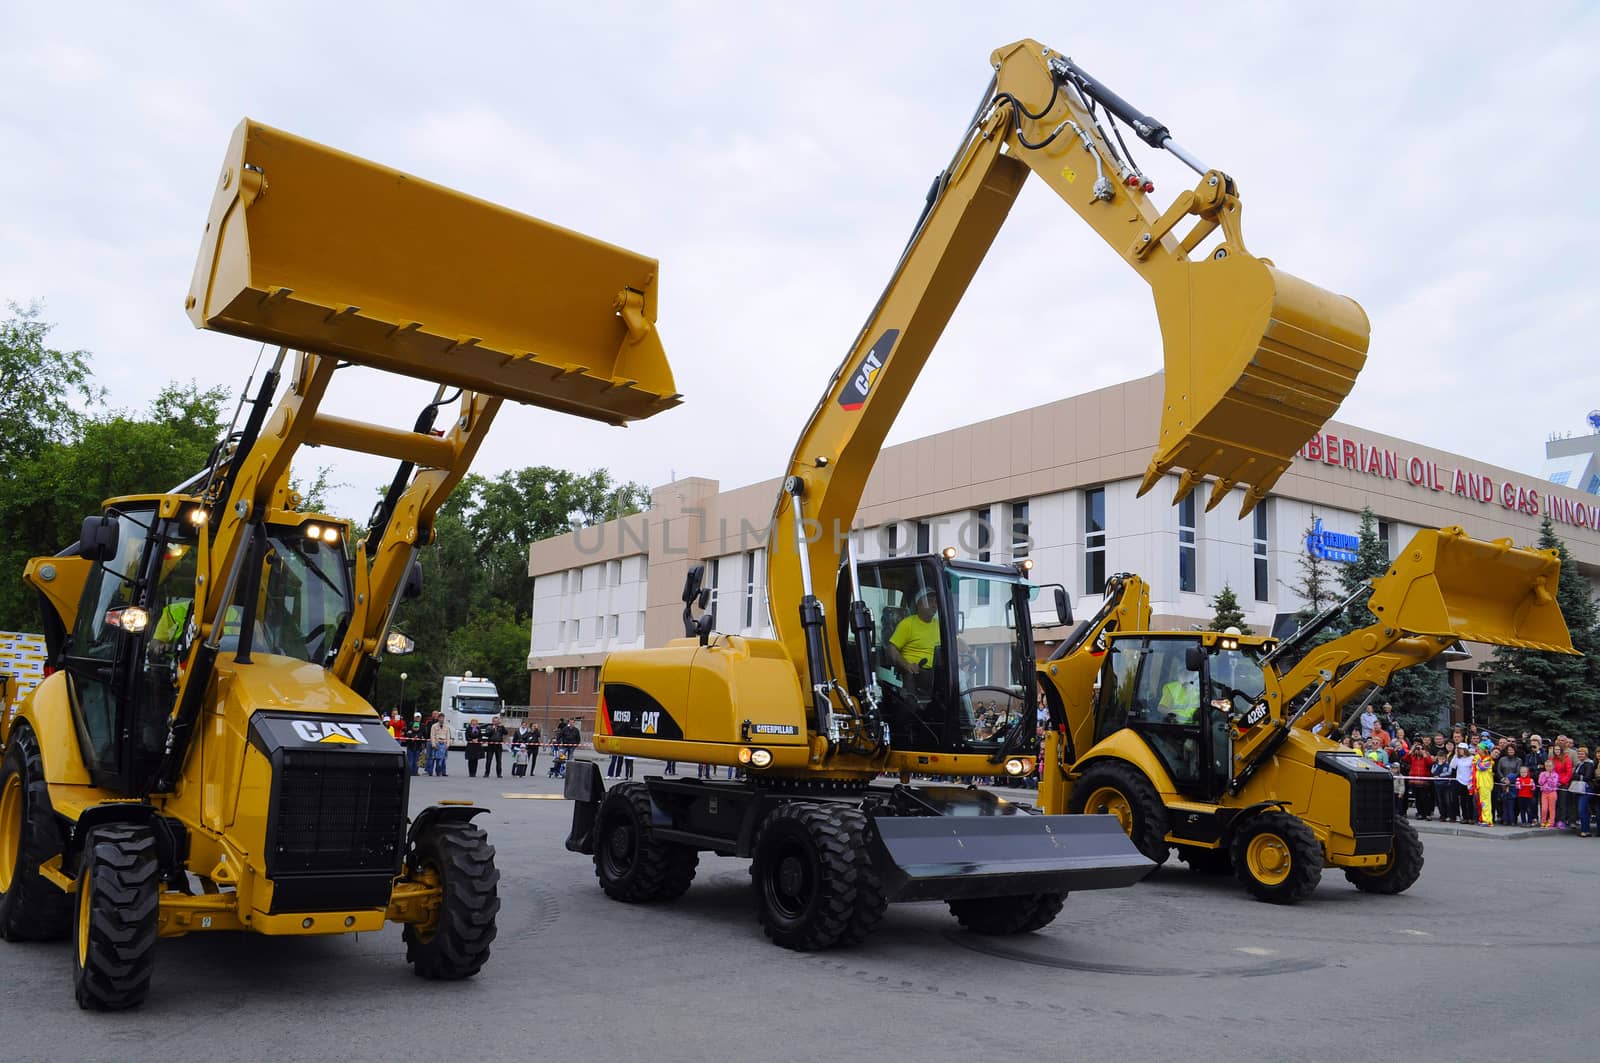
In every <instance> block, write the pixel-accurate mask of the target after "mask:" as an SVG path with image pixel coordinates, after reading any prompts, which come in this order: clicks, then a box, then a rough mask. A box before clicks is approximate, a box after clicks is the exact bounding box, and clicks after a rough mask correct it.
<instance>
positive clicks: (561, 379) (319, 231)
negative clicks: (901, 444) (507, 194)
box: [187, 119, 679, 424]
mask: <svg viewBox="0 0 1600 1063" xmlns="http://www.w3.org/2000/svg"><path fill="white" fill-rule="evenodd" d="M656 276H657V265H656V262H655V260H654V259H651V258H646V257H645V256H643V255H637V254H634V253H633V252H631V251H624V250H623V249H621V248H619V247H613V246H611V245H610V244H606V243H602V242H601V241H599V240H594V239H591V238H589V237H587V236H583V235H581V234H579V233H575V232H572V231H571V230H569V229H563V228H561V227H560V226H557V225H551V224H549V223H548V222H543V221H540V220H538V219H537V218H531V217H529V216H527V215H526V214H518V213H516V212H515V211H511V210H506V209H505V208H503V207H497V206H495V205H494V204H492V203H486V202H484V201H483V200H481V199H474V198H473V197H471V196H466V195H462V194H461V193H459V192H453V191H451V190H450V189H447V188H443V187H441V186H439V185H436V184H432V183H431V182H428V181H422V180H419V179H417V178H415V177H411V176H409V175H407V174H403V173H400V172H399V171H397V170H391V169H389V168H387V167H384V166H379V165H377V164H375V163H371V162H367V161H366V160H364V159H358V158H356V157H355V156H352V155H346V154H345V153H343V152H341V151H335V150H334V149H332V148H327V147H324V146H322V145H320V144H315V143H312V142H311V141H309V140H303V139H301V138H300V137H297V136H293V135H291V134H289V133H284V132H282V131H280V130H277V129H272V128H270V127H267V126H264V125H259V124H257V123H255V122H251V121H250V120H248V119H246V120H245V121H244V122H242V123H240V125H239V127H238V128H237V129H236V130H235V131H234V134H233V141H232V143H231V144H230V145H229V147H228V155H227V158H226V159H225V160H224V161H223V164H222V173H221V176H220V177H219V179H218V185H217V192H216V196H215V197H214V198H213V200H212V204H211V212H210V215H209V218H208V221H207V224H206V234H205V237H204V239H203V241H202V243H201V248H200V258H199V261H198V262H197V263H196V264H195V272H194V280H193V282H192V283H191V285H190V288H189V298H188V301H187V307H188V312H189V317H190V318H191V319H192V320H193V321H194V323H195V324H196V325H197V326H200V327H202V328H209V329H215V330H217V331H220V332H227V333H231V334H233V335H237V336H245V337H248V338H250V339H257V340H263V341H265V342H268V343H273V344H281V345H285V346H288V347H293V348H296V349H299V350H306V351H313V352H317V353H321V354H327V355H333V356H336V357H338V358H341V359H344V360H346V361H349V362H352V363H355V364H358V365H367V366H374V367H376V368H379V369H384V370H387V371H389V372H394V373H401V374H405V375H407V376H414V377H419V378H422V379H425V380H428V381H433V382H440V383H445V384H449V385H452V386H457V387H462V388H466V389H468V390H471V391H476V392H479V393H481V394H485V395H490V396H498V397H501V398H504V399H509V400H511V401H513V402H525V403H531V404H533V405H536V406H544V407H547V408H549V409H553V410H560V411H563V412H566V413H571V414H576V415H578V416H580V417H587V418H591V419H594V420H600V421H607V422H610V423H613V424H621V423H623V422H626V421H631V420H635V419H637V418H641V417H648V416H650V415H651V414H653V413H658V412H660V411H661V410H664V409H667V408H669V407H671V406H675V405H677V404H678V401H679V395H678V393H677V391H676V389H675V388H674V387H673V382H672V371H671V369H670V367H669V366H668V364H667V360H666V355H665V354H664V352H663V350H662V346H661V341H660V338H659V337H658V335H657V334H656V330H655V316H656Z"/></svg>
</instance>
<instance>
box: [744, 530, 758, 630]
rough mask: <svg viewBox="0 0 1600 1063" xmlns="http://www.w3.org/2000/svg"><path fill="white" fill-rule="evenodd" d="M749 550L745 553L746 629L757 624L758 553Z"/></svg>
mask: <svg viewBox="0 0 1600 1063" xmlns="http://www.w3.org/2000/svg"><path fill="white" fill-rule="evenodd" d="M757 552H758V551H755V550H749V551H746V552H745V555H744V629H745V630H746V631H748V630H750V629H751V628H753V627H755V626H756V554H757Z"/></svg>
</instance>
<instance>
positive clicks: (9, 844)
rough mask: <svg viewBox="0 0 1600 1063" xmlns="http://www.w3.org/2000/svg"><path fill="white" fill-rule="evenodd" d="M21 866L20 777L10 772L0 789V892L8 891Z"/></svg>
mask: <svg viewBox="0 0 1600 1063" xmlns="http://www.w3.org/2000/svg"><path fill="white" fill-rule="evenodd" d="M21 868H22V777H21V776H20V775H17V774H12V775H11V776H10V777H9V778H7V779H6V782H5V788H4V789H0V893H10V892H11V883H13V882H14V881H16V878H17V874H18V872H19V871H20V870H21Z"/></svg>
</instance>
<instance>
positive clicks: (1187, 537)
mask: <svg viewBox="0 0 1600 1063" xmlns="http://www.w3.org/2000/svg"><path fill="white" fill-rule="evenodd" d="M1194 496H1195V492H1194V491H1190V492H1189V494H1188V496H1187V497H1186V498H1184V500H1183V501H1182V502H1179V503H1178V589H1179V590H1180V591H1190V592H1193V591H1194V589H1195V587H1196V586H1197V581H1196V579H1195V554H1196V552H1197V551H1196V549H1195V541H1194V531H1195V522H1194V511H1195V502H1194Z"/></svg>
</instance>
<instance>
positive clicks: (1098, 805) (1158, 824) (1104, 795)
mask: <svg viewBox="0 0 1600 1063" xmlns="http://www.w3.org/2000/svg"><path fill="white" fill-rule="evenodd" d="M1112 793H1115V794H1118V795H1120V796H1121V804H1120V805H1119V804H1118V803H1117V801H1116V800H1115V799H1114V798H1108V795H1110V794H1112ZM1091 806H1092V807H1091ZM1067 811H1068V812H1076V813H1087V814H1089V815H1097V814H1101V813H1108V812H1109V813H1110V814H1112V815H1115V816H1116V817H1117V818H1118V819H1119V820H1121V821H1122V829H1123V830H1125V831H1127V832H1128V837H1129V838H1131V839H1132V840H1133V847H1134V848H1135V849H1138V850H1139V851H1140V852H1141V853H1143V854H1144V855H1145V856H1147V857H1149V858H1150V859H1151V860H1154V861H1155V862H1156V866H1157V867H1160V866H1161V865H1162V864H1164V863H1166V862H1167V857H1168V856H1170V855H1171V852H1172V849H1171V847H1170V846H1169V845H1168V844H1167V809H1166V806H1165V805H1163V804H1162V803H1161V798H1160V796H1159V795H1158V794H1157V793H1156V788H1155V787H1154V786H1151V785H1150V780H1149V779H1146V778H1145V777H1144V774H1143V773H1142V772H1140V771H1139V770H1138V769H1136V768H1134V767H1132V766H1130V765H1127V764H1118V763H1104V764H1097V765H1095V766H1094V767H1092V768H1090V769H1089V770H1088V771H1086V772H1084V773H1083V778H1081V779H1079V780H1078V781H1077V782H1076V783H1074V784H1073V786H1072V797H1071V799H1070V800H1069V801H1068V802H1067Z"/></svg>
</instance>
